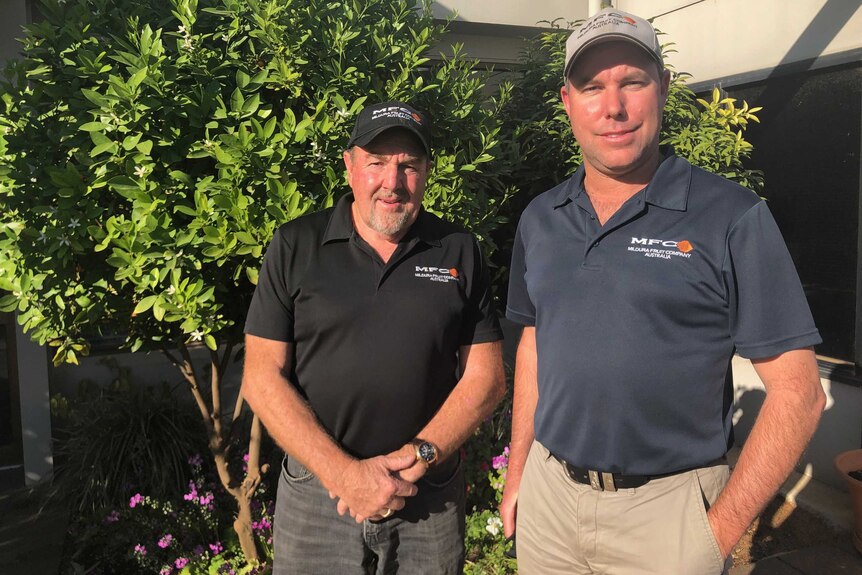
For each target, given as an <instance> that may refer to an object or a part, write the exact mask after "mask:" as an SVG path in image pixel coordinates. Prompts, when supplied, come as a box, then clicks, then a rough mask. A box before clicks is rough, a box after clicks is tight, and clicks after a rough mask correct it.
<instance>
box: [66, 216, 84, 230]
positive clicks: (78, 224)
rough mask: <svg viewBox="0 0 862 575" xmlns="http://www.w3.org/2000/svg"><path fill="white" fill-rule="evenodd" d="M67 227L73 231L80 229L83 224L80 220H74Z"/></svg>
mask: <svg viewBox="0 0 862 575" xmlns="http://www.w3.org/2000/svg"><path fill="white" fill-rule="evenodd" d="M67 227H70V228H72V229H75V228H80V227H81V222H79V221H78V218H72V219H71V220H69V225H68V226H67Z"/></svg>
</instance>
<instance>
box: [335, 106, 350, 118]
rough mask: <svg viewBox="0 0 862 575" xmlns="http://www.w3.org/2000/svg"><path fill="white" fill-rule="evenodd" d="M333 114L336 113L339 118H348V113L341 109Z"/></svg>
mask: <svg viewBox="0 0 862 575" xmlns="http://www.w3.org/2000/svg"><path fill="white" fill-rule="evenodd" d="M335 113H336V114H338V116H339V117H340V118H346V117H347V116H349V115H350V112H348V111H347V110H342V109H341V108H339V109H338V110H336V111H335Z"/></svg>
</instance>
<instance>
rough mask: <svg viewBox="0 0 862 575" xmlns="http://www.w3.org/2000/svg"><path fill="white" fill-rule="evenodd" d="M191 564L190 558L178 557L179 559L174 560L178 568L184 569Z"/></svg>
mask: <svg viewBox="0 0 862 575" xmlns="http://www.w3.org/2000/svg"><path fill="white" fill-rule="evenodd" d="M188 564H189V560H188V559H186V558H185V557H177V560H176V561H174V565H176V567H177V569H182V568H183V567H185V566H186V565H188Z"/></svg>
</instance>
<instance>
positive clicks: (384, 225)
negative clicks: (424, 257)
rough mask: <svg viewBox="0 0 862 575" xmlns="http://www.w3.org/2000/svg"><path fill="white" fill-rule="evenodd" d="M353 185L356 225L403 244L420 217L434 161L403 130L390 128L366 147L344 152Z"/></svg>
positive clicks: (351, 184)
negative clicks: (431, 164) (405, 236)
mask: <svg viewBox="0 0 862 575" xmlns="http://www.w3.org/2000/svg"><path fill="white" fill-rule="evenodd" d="M344 165H345V167H346V168H347V183H348V184H349V185H350V188H351V189H352V190H353V197H354V202H353V208H352V209H353V222H354V225H355V226H356V227H357V229H358V230H359V232H360V235H363V234H362V232H363V231H369V230H370V231H372V232H374V233H376V234H378V235H379V236H382V238H385V239H387V240H389V241H397V240H399V239H401V237H403V236H404V234H405V233H406V232H407V230H408V229H409V228H410V226H411V225H413V222H415V221H416V218H417V217H418V216H419V210H420V209H421V207H422V197H423V196H424V195H425V184H426V182H427V178H428V160H427V158H426V157H425V151H424V149H423V148H422V146H421V144H420V143H419V141H418V140H417V139H416V138H415V137H414V136H413V135H411V134H410V132H408V131H406V130H402V129H398V128H393V129H391V130H386V131H385V132H383V133H382V134H380V135H379V136H377V137H376V138H374V140H372V141H371V143H370V144H368V145H366V146H365V147H359V146H355V147H353V148H351V149H350V150H348V151H346V152H344Z"/></svg>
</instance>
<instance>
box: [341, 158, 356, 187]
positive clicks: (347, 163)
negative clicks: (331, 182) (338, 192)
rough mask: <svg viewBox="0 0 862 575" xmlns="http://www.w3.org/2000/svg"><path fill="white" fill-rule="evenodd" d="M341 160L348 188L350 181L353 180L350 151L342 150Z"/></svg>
mask: <svg viewBox="0 0 862 575" xmlns="http://www.w3.org/2000/svg"><path fill="white" fill-rule="evenodd" d="M341 158H342V159H343V160H344V169H345V171H346V173H347V185H348V186H350V185H351V182H350V181H351V180H352V179H353V153H352V152H351V150H344V153H342V154H341Z"/></svg>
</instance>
